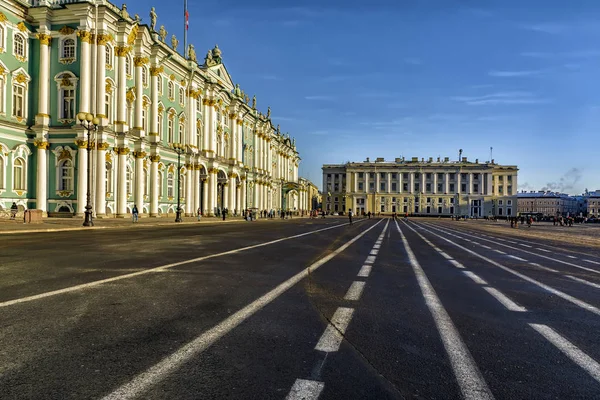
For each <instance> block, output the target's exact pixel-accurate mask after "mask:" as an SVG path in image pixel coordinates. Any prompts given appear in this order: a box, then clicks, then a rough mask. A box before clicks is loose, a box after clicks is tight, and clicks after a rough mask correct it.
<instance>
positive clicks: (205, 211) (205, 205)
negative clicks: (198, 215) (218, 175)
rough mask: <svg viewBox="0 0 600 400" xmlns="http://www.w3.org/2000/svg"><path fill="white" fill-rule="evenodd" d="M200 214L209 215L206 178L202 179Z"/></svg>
mask: <svg viewBox="0 0 600 400" xmlns="http://www.w3.org/2000/svg"><path fill="white" fill-rule="evenodd" d="M202 207H203V209H202V215H209V213H208V178H204V179H203V180H202Z"/></svg>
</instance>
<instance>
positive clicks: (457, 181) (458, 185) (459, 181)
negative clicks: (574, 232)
mask: <svg viewBox="0 0 600 400" xmlns="http://www.w3.org/2000/svg"><path fill="white" fill-rule="evenodd" d="M460 185H461V179H460V172H457V173H456V193H459V194H463V193H462V190H461V186H460Z"/></svg>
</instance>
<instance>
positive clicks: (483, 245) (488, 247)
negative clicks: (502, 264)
mask: <svg viewBox="0 0 600 400" xmlns="http://www.w3.org/2000/svg"><path fill="white" fill-rule="evenodd" d="M479 246H480V247H483V248H484V249H491V247H490V246H486V245H485V244H480V245H479Z"/></svg>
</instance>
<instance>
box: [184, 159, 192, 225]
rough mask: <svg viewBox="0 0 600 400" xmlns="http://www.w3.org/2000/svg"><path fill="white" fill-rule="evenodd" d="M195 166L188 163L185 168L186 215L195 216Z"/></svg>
mask: <svg viewBox="0 0 600 400" xmlns="http://www.w3.org/2000/svg"><path fill="white" fill-rule="evenodd" d="M193 168H194V166H193V165H191V164H188V165H187V166H186V169H185V192H184V193H185V215H186V216H188V217H193V216H194V192H193V187H194V169H193Z"/></svg>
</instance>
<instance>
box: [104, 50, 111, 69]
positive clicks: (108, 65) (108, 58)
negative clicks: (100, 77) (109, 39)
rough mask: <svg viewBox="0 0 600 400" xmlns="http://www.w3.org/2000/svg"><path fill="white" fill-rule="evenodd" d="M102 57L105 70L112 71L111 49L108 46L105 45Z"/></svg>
mask: <svg viewBox="0 0 600 400" xmlns="http://www.w3.org/2000/svg"><path fill="white" fill-rule="evenodd" d="M104 56H105V57H106V68H108V69H112V66H113V49H112V46H111V45H110V44H107V45H106V50H105V52H104Z"/></svg>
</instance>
